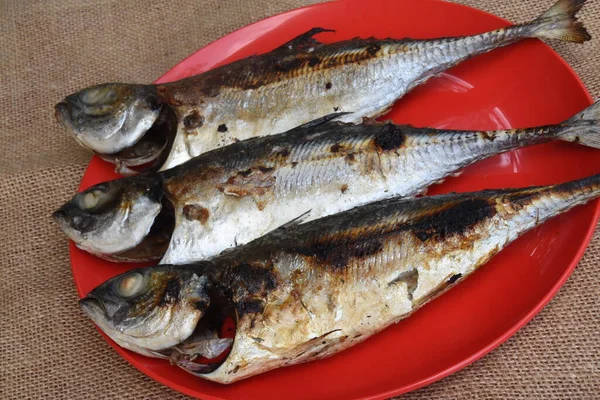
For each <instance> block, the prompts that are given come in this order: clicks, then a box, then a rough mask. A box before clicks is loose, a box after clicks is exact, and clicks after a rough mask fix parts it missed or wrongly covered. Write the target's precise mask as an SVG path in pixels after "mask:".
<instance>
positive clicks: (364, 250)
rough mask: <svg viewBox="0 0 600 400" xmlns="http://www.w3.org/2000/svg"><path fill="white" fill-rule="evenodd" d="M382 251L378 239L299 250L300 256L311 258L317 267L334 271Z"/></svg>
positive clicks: (329, 243)
mask: <svg viewBox="0 0 600 400" xmlns="http://www.w3.org/2000/svg"><path fill="white" fill-rule="evenodd" d="M382 249H383V242H382V241H381V240H380V239H378V238H373V239H369V240H363V241H356V242H350V243H347V244H344V245H339V244H336V243H334V242H325V243H319V244H316V245H313V246H307V247H304V248H299V249H297V251H298V252H299V253H300V254H304V255H306V256H310V257H313V258H314V259H315V261H316V262H317V264H318V265H323V264H325V265H329V266H331V267H333V268H334V269H345V268H346V267H348V265H349V263H350V261H351V260H357V259H358V260H360V259H362V258H365V257H368V256H371V255H374V254H377V253H379V252H380V251H381V250H382Z"/></svg>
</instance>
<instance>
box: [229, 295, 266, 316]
mask: <svg viewBox="0 0 600 400" xmlns="http://www.w3.org/2000/svg"><path fill="white" fill-rule="evenodd" d="M264 309H265V302H264V301H263V300H260V299H250V300H246V301H239V302H237V303H236V311H237V313H238V316H239V317H240V318H241V317H242V316H244V315H246V314H261V313H262V312H263V311H264ZM253 321H254V320H253Z"/></svg>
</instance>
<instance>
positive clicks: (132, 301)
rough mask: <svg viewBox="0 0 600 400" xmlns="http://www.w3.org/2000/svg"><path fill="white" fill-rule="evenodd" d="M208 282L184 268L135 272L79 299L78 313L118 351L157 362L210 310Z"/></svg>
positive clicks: (192, 270) (182, 339)
mask: <svg viewBox="0 0 600 400" xmlns="http://www.w3.org/2000/svg"><path fill="white" fill-rule="evenodd" d="M209 286H210V280H209V278H208V277H207V276H206V275H203V274H201V273H197V272H196V271H195V269H193V268H190V267H186V266H172V265H159V266H156V267H151V268H139V269H135V270H132V271H129V272H126V273H124V274H121V275H119V276H117V277H114V278H112V279H110V280H108V281H106V282H104V283H103V284H101V285H100V286H98V287H97V288H95V289H94V290H92V291H91V292H90V293H89V294H88V295H87V296H86V297H85V298H83V299H81V300H80V302H79V305H80V307H81V309H82V310H83V311H84V312H85V313H86V314H87V315H88V316H89V317H90V318H91V319H92V320H93V321H94V323H95V324H96V325H98V327H99V328H100V329H102V331H103V332H104V333H106V334H107V335H108V336H109V337H110V338H111V339H113V340H114V341H115V342H117V344H119V345H120V346H122V347H124V348H127V349H130V350H132V351H135V352H137V353H140V354H143V355H147V356H154V357H156V356H157V355H158V354H157V353H155V352H158V351H160V350H164V349H167V348H169V347H172V346H175V345H177V344H179V343H181V342H183V341H184V340H185V339H187V338H188V337H189V336H190V335H192V333H193V332H194V330H195V329H196V325H197V324H198V322H199V321H200V319H201V318H202V316H203V314H204V313H205V312H206V310H207V309H208V307H209V304H210V297H209V295H208V290H209Z"/></svg>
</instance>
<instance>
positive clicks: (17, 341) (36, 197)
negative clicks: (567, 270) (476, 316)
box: [0, 0, 600, 400]
mask: <svg viewBox="0 0 600 400" xmlns="http://www.w3.org/2000/svg"><path fill="white" fill-rule="evenodd" d="M318 1H319V0H198V1H184V0H178V1H170V2H169V1H164V0H161V1H158V0H152V1H150V0H127V1H116V0H89V1H87V0H56V1H50V0H46V1H32V0H27V1H25V0H3V1H0V89H1V90H0V110H1V111H0V149H1V150H0V151H1V156H0V217H1V221H2V224H3V226H2V227H1V229H0V276H1V278H0V349H1V351H0V398H2V399H41V398H44V399H54V398H68V399H83V398H86V399H88V398H95V399H96V398H97V399H101V398H111V399H112V398H123V399H167V398H169V399H183V398H185V397H184V396H182V395H179V394H177V393H175V392H173V391H171V390H170V389H168V388H166V387H163V386H161V385H160V384H158V383H156V382H154V381H152V380H151V379H149V378H147V377H146V376H144V375H142V374H141V373H140V372H138V371H137V370H136V369H134V368H133V367H131V366H130V365H128V364H127V363H126V362H125V361H124V360H122V359H121V357H119V356H118V355H117V354H116V353H115V352H114V351H113V350H112V349H111V348H110V347H109V345H108V344H107V343H106V342H105V341H104V340H102V339H101V337H100V335H99V334H98V332H97V331H96V330H95V329H94V328H93V326H92V324H91V323H90V322H89V321H88V320H87V319H85V318H84V316H83V315H82V314H81V312H80V311H79V309H78V307H77V303H76V301H77V294H76V292H75V288H74V285H73V282H72V278H71V274H70V270H69V260H68V251H67V241H66V239H65V238H64V236H63V235H62V234H61V232H59V230H58V228H57V227H56V226H54V225H53V223H52V222H51V220H50V218H49V216H50V213H51V212H52V211H53V210H54V209H56V208H57V207H58V206H59V205H60V204H61V203H62V202H63V201H64V200H65V199H67V198H68V197H69V196H71V195H72V194H73V193H74V192H75V190H76V188H77V185H78V182H79V180H80V179H81V176H82V173H83V171H84V169H85V165H86V164H87V162H88V161H89V159H90V154H88V153H87V152H85V151H83V150H82V149H80V148H79V147H78V146H77V145H75V143H74V142H73V141H72V140H71V139H70V138H69V137H67V135H66V134H65V133H64V132H63V131H62V129H60V128H59V127H58V125H57V124H56V122H55V121H54V119H53V117H52V115H53V109H52V107H53V105H54V104H55V102H56V101H57V100H59V99H60V98H62V97H63V96H64V95H65V94H67V93H69V92H72V91H74V90H76V89H79V88H81V87H84V86H88V85H91V84H95V83H101V82H110V81H128V82H151V81H152V80H154V79H155V78H157V77H158V76H160V75H161V74H162V73H163V72H165V71H166V70H168V69H169V68H170V67H171V66H173V65H174V64H175V63H177V62H178V61H180V60H181V59H183V58H184V57H185V56H187V55H189V54H191V53H192V52H194V51H195V50H197V49H199V48H201V47H202V46H204V45H206V44H208V43H209V42H211V41H213V40H215V39H217V38H219V37H221V36H223V35H225V34H227V33H228V32H231V31H232V30H234V29H236V28H239V27H241V26H244V25H247V24H249V23H251V22H254V21H257V20H259V19H262V18H265V17H267V16H269V15H273V14H275V13H279V12H282V11H285V10H289V9H292V8H296V7H299V6H303V5H308V4H311V3H316V2H318ZM365 1H367V0H365ZM415 1H417V0H415ZM462 2H463V3H464V4H467V5H469V6H473V7H478V8H480V9H483V10H485V11H489V12H492V13H494V14H497V15H500V16H503V17H505V18H507V19H510V20H513V21H524V20H527V19H529V18H531V17H533V16H535V15H536V14H538V13H539V12H540V11H541V10H543V9H545V8H547V7H548V6H549V3H550V2H552V0H530V1H521V0H481V1H476V0H463V1H462ZM590 3H591V4H588V5H587V6H586V7H585V8H584V10H583V12H582V17H583V20H584V21H585V23H586V25H587V26H588V27H589V29H590V31H591V33H592V36H594V38H595V40H593V41H592V42H590V43H587V44H586V45H584V46H575V45H566V46H563V45H560V44H553V46H554V48H555V49H557V51H558V52H559V53H560V54H561V55H562V56H563V57H564V58H565V59H566V60H567V61H568V62H569V63H570V64H571V65H572V66H573V68H574V69H575V70H576V71H577V73H578V74H579V75H580V76H581V77H582V79H583V81H584V83H585V84H586V85H587V87H588V88H589V90H590V92H591V93H592V95H593V96H594V97H595V98H599V97H600V74H598V72H597V68H598V62H599V61H600V55H599V54H600V2H599V1H593V0H590ZM599 262H600V233H597V234H596V235H595V236H594V239H593V241H592V244H591V246H590V247H589V249H588V250H587V252H586V254H585V256H584V258H583V260H582V261H581V263H580V264H579V266H578V267H577V269H576V271H575V273H574V274H573V275H572V276H571V278H570V279H569V280H568V281H567V283H566V284H565V286H564V287H563V288H562V289H561V290H560V292H559V293H558V295H557V296H556V297H555V298H554V300H552V302H551V303H550V304H549V305H548V306H547V307H546V308H545V309H544V310H543V311H542V312H541V313H540V314H539V315H538V316H537V317H535V318H534V319H533V321H531V322H530V323H529V324H528V325H526V326H525V327H524V328H523V329H521V330H520V331H519V332H518V333H517V334H516V335H515V336H514V337H513V338H511V339H510V340H508V341H507V342H506V343H505V344H504V345H502V346H501V347H500V348H498V349H496V350H495V351H493V352H492V353H490V354H489V355H487V356H485V357H484V358H483V359H481V360H479V361H477V362H475V363H474V364H472V365H471V366H469V367H467V368H465V369H464V370H462V371H460V372H458V373H456V374H454V375H451V376H450V377H447V378H445V379H443V380H441V381H440V382H437V383H435V384H432V385H430V386H428V387H426V388H423V389H421V390H418V391H416V392H413V393H410V394H408V395H406V396H405V398H408V399H417V398H418V399H452V398H477V399H498V398H511V399H544V400H546V399H559V398H561V399H584V398H588V399H592V398H600V317H599V312H598V310H599V308H600V307H599V306H600V271H599V270H598V264H599Z"/></svg>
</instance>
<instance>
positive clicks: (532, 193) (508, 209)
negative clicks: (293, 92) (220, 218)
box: [82, 175, 600, 383]
mask: <svg viewBox="0 0 600 400" xmlns="http://www.w3.org/2000/svg"><path fill="white" fill-rule="evenodd" d="M599 196H600V175H596V176H593V177H590V178H586V179H581V180H578V181H573V182H568V183H564V184H560V185H553V186H544V187H532V188H524V189H508V190H493V191H482V192H474V193H464V194H448V195H442V196H434V197H426V198H418V199H405V200H399V199H391V200H384V201H380V202H376V203H372V204H368V205H365V206H362V207H358V208H355V209H352V210H350V211H346V212H344V213H340V214H337V215H333V216H329V217H325V218H322V219H320V220H316V221H312V222H308V223H303V224H300V225H297V226H293V227H292V226H288V227H286V228H282V229H278V230H276V231H274V232H272V233H271V234H268V235H266V236H264V237H262V238H260V239H258V240H256V241H253V242H251V243H249V244H247V245H245V246H241V247H238V248H235V249H232V250H231V251H228V252H226V253H224V254H222V255H220V256H218V257H215V258H213V259H211V260H208V261H204V262H201V263H199V264H196V265H186V266H179V267H173V266H157V267H152V268H149V269H142V270H138V271H136V272H133V274H140V273H143V274H145V275H146V276H147V277H148V278H145V279H146V282H150V281H151V280H152V278H151V277H153V276H167V278H164V279H163V280H162V281H161V282H165V281H166V282H171V281H176V282H178V283H177V284H176V285H170V286H175V287H177V288H179V287H182V285H184V284H185V283H186V282H188V281H196V282H197V281H199V280H203V282H205V286H204V288H199V289H198V292H201V293H203V296H204V297H203V299H204V300H203V301H202V302H199V303H198V304H199V307H197V308H196V311H195V312H197V310H198V309H201V312H202V313H203V314H202V315H203V316H202V317H201V318H200V319H201V320H202V319H209V318H214V317H208V315H209V314H211V315H213V316H214V315H215V314H214V310H215V309H218V310H222V311H223V312H224V313H226V311H225V310H230V311H229V312H230V313H231V315H233V316H234V317H235V319H236V320H237V325H236V333H235V338H234V341H233V345H232V348H231V351H230V352H229V354H228V355H227V357H226V358H225V360H224V361H222V362H220V363H216V364H215V365H211V366H203V367H202V368H200V367H197V366H195V365H194V364H193V363H190V362H189V360H185V359H183V360H181V359H178V360H177V361H176V362H175V363H176V364H177V365H179V366H180V367H182V368H184V369H186V370H188V371H189V372H192V373H194V374H196V375H198V376H201V377H203V378H205V379H208V380H212V381H215V382H220V383H231V382H235V381H237V380H240V379H243V378H247V377H249V376H252V375H256V374H259V373H262V372H266V371H268V370H271V369H274V368H279V367H283V366H287V365H293V364H297V363H301V362H306V361H310V360H315V359H319V358H323V357H327V356H330V355H332V354H335V353H337V352H339V351H342V350H344V349H346V348H348V347H350V346H352V345H354V344H356V343H358V342H361V341H363V340H365V339H367V338H368V337H369V336H371V335H373V334H375V333H377V332H379V331H381V330H382V329H385V328H386V327H387V326H389V325H391V324H393V323H395V322H398V321H399V320H401V319H403V318H405V317H407V316H409V315H410V314H411V313H413V312H415V311H416V310H417V309H418V308H420V307H421V306H422V305H423V304H425V303H426V302H428V301H430V300H431V299H433V298H434V297H436V296H438V295H440V294H441V293H443V292H444V291H446V290H447V289H449V288H450V287H452V286H453V285H455V284H456V283H458V282H460V281H461V280H463V279H464V278H466V277H467V276H469V275H470V274H471V273H473V272H474V271H475V270H477V269H478V268H479V267H480V266H482V265H483V264H484V263H485V262H486V261H488V260H489V259H490V258H491V257H493V256H494V255H495V254H496V253H498V252H499V251H501V250H502V249H503V248H504V247H505V246H506V245H508V244H509V243H511V242H512V241H514V240H515V239H516V238H517V237H519V236H520V235H522V234H523V233H524V232H526V231H528V230H530V229H531V228H533V227H535V226H538V225H540V224H542V223H543V222H544V221H546V220H547V219H549V218H552V217H554V216H556V215H558V214H560V213H562V212H565V211H567V210H569V209H571V208H572V207H575V206H577V205H580V204H583V203H586V202H588V201H590V200H592V199H596V198H597V197H599ZM180 271H181V272H180ZM131 274H132V273H131V272H130V273H127V274H124V275H123V276H120V277H117V278H113V280H111V281H109V282H110V284H109V285H108V286H111V285H115V283H117V284H119V285H121V286H122V284H121V282H122V281H123V280H128V279H131ZM184 276H186V277H187V278H185V279H184V278H182V277H184ZM128 286H131V285H128ZM156 286H157V287H168V286H169V284H168V283H167V284H165V283H161V284H160V285H156ZM139 288H140V289H139V290H138V291H136V292H135V293H134V294H133V295H132V296H133V297H130V303H131V304H133V305H135V304H136V296H137V297H139V298H141V299H148V297H149V296H148V291H151V292H152V293H154V295H155V296H156V298H155V299H154V301H155V302H156V303H157V304H159V303H160V304H162V305H161V306H160V307H156V308H154V309H151V311H150V312H151V313H152V315H162V314H163V313H167V312H169V311H168V310H169V308H170V307H175V306H176V305H177V304H178V303H179V302H182V301H187V298H186V296H187V295H186V294H185V293H184V292H183V291H181V292H179V293H178V295H177V296H173V295H172V293H171V292H170V293H171V295H172V298H173V300H172V301H170V302H165V301H162V300H161V299H163V298H164V293H165V291H164V290H157V289H156V288H155V287H154V286H152V285H150V284H147V285H145V286H144V285H139ZM106 290H107V285H106V284H105V285H101V286H100V287H98V288H97V289H95V290H94V291H92V292H91V294H90V295H89V296H88V298H86V299H84V300H82V306H83V308H84V310H86V312H87V313H88V315H90V317H91V318H92V319H93V320H94V321H95V322H96V323H97V324H98V325H99V326H101V327H102V328H103V330H104V331H105V332H106V333H107V334H108V335H109V336H111V337H112V338H113V339H114V340H116V341H117V343H119V344H120V345H121V346H127V345H129V344H130V343H137V344H138V345H139V344H140V343H139V341H138V337H137V336H135V335H129V333H128V331H127V329H126V328H124V329H122V328H123V327H122V326H121V325H120V324H119V323H113V322H111V321H110V318H108V319H107V317H106V316H105V315H103V313H102V309H101V306H100V305H98V304H95V302H100V303H101V302H103V299H104V298H105V297H106V296H107V295H106V294H105V292H106ZM193 295H194V296H195V297H198V294H197V293H196V292H194V294H193ZM109 297H110V296H109ZM90 298H91V299H93V300H89V299H90ZM144 301H147V300H144ZM211 307H212V308H211ZM133 308H135V307H133ZM210 310H212V312H211V311H210ZM129 312H130V309H129V308H127V307H125V308H124V309H123V310H121V313H123V314H124V315H127V314H128V313H129ZM138 318H144V319H143V320H144V321H145V323H149V322H151V321H152V319H150V318H147V316H146V314H142V315H139V316H138ZM217 319H218V317H217ZM204 323H206V321H205V322H204ZM169 329H170V330H171V331H173V332H177V328H176V327H175V326H169ZM185 329H186V331H189V327H187V326H186V328H185ZM200 336H201V335H200ZM142 347H143V346H142ZM154 351H155V352H157V355H156V356H159V357H165V354H169V353H170V352H171V351H172V350H171V349H170V348H168V347H165V348H160V349H157V348H154ZM143 354H147V353H143ZM199 371H201V372H199Z"/></svg>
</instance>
